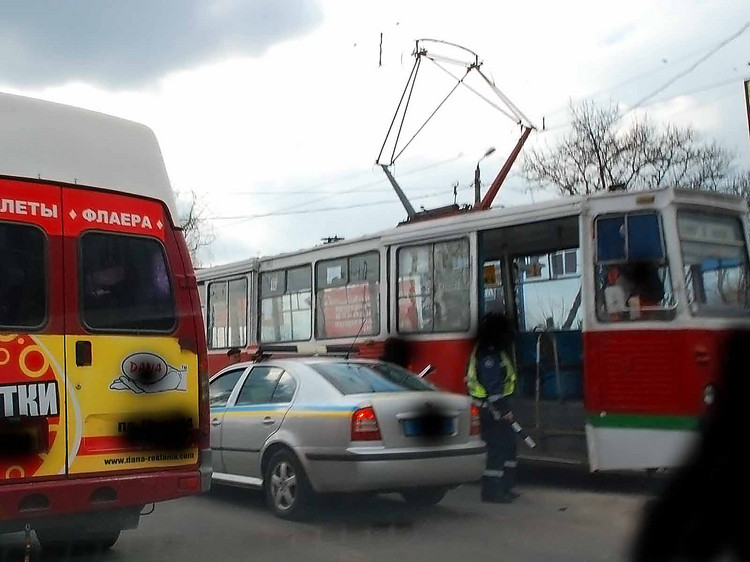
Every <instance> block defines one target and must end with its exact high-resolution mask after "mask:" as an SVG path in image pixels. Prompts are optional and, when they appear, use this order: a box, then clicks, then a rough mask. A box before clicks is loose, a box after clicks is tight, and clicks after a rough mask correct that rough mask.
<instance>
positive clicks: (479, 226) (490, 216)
mask: <svg viewBox="0 0 750 562" xmlns="http://www.w3.org/2000/svg"><path fill="white" fill-rule="evenodd" d="M658 194H665V195H667V196H668V197H670V198H671V199H672V200H674V201H677V202H680V203H694V204H701V205H706V204H718V205H719V206H721V207H724V208H730V209H732V210H735V211H738V212H745V213H746V212H747V203H746V202H745V200H744V199H743V198H742V197H739V196H736V195H731V194H727V193H717V192H709V191H700V190H694V189H684V188H674V187H665V188H660V189H655V190H651V191H637V192H634V191H629V192H628V191H618V192H602V193H596V194H592V195H585V196H572V197H562V198H559V199H553V200H550V201H544V202H540V203H533V204H529V205H518V206H514V207H498V208H491V209H488V210H486V211H467V212H462V213H457V214H455V215H451V216H447V217H440V218H435V219H428V220H422V221H415V222H411V223H405V224H402V225H400V226H397V227H395V228H390V229H388V230H383V231H381V232H378V233H374V234H371V235H367V236H362V237H358V238H351V239H346V240H342V241H339V242H334V243H331V244H322V245H318V246H314V247H312V248H304V249H300V250H296V251H293V252H287V253H283V254H277V255H272V256H261V257H257V258H251V259H248V260H242V261H237V262H233V263H229V264H224V265H220V266H215V267H211V268H205V269H201V270H198V272H197V274H198V280H199V281H202V280H206V279H213V278H217V277H228V276H231V275H239V274H242V273H244V272H247V271H251V270H257V269H259V268H261V266H263V268H264V269H266V266H273V265H274V262H277V261H279V262H289V261H290V258H292V259H293V258H294V257H296V256H301V255H306V256H309V257H310V258H311V259H313V260H314V259H321V258H322V259H326V258H327V257H331V256H326V254H331V253H335V252H330V250H334V249H336V248H342V247H345V246H354V245H361V243H366V242H375V243H376V244H377V245H379V244H381V243H382V244H395V243H403V242H407V241H409V242H410V241H414V242H420V241H427V240H430V239H432V238H439V237H445V236H451V235H453V234H456V235H458V234H461V233H465V232H471V231H475V230H489V229H496V228H502V227H505V226H514V225H518V224H524V223H532V222H541V221H546V220H554V219H560V218H565V217H572V216H576V215H578V214H579V213H580V212H581V210H582V208H583V207H584V206H585V205H586V203H587V202H588V201H592V200H604V199H611V200H614V199H617V198H628V199H637V198H639V197H643V196H647V197H648V196H650V195H658ZM374 247H375V245H374ZM373 249H374V248H373ZM363 251H364V250H363ZM282 267H283V265H282ZM272 268H273V267H269V269H272Z"/></svg>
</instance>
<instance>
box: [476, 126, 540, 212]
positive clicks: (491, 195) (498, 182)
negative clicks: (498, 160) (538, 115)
mask: <svg viewBox="0 0 750 562" xmlns="http://www.w3.org/2000/svg"><path fill="white" fill-rule="evenodd" d="M530 134H531V128H530V127H524V130H523V134H522V135H521V138H520V139H518V142H517V143H516V146H515V147H514V148H513V151H512V152H511V153H510V156H508V159H507V160H506V161H505V164H504V165H503V167H502V169H501V170H500V173H499V174H498V175H497V177H496V178H495V181H493V182H492V185H491V186H490V189H489V191H487V193H486V194H485V196H484V199H482V202H481V203H480V204H479V206H478V207H477V208H478V209H480V210H482V211H485V210H487V209H489V208H490V205H492V201H494V199H495V196H497V192H498V191H500V188H501V187H502V185H503V182H504V181H505V178H506V177H508V173H509V172H510V169H511V167H512V166H513V162H515V161H516V158H518V155H519V154H520V153H521V149H522V148H523V145H524V143H525V142H526V139H528V138H529V135H530Z"/></svg>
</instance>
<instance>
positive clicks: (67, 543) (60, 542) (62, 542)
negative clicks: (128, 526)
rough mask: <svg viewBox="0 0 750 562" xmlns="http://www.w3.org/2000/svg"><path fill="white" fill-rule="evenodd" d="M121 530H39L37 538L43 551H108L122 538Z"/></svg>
mask: <svg viewBox="0 0 750 562" xmlns="http://www.w3.org/2000/svg"><path fill="white" fill-rule="evenodd" d="M120 532H121V531H120V529H118V528H113V529H100V530H96V531H78V530H71V529H41V530H40V529H37V530H36V538H37V540H38V541H39V544H40V545H41V546H42V549H43V550H48V551H61V550H66V549H68V548H77V547H84V548H94V549H96V550H108V549H110V548H112V547H113V546H115V543H116V542H117V539H119V538H120Z"/></svg>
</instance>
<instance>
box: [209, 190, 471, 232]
mask: <svg viewBox="0 0 750 562" xmlns="http://www.w3.org/2000/svg"><path fill="white" fill-rule="evenodd" d="M471 188H472V186H462V187H459V188H458V190H459V191H464V190H467V189H471ZM447 193H448V192H447V191H436V192H433V193H429V194H426V195H420V196H418V197H412V200H413V201H420V200H424V199H431V198H434V197H439V196H441V195H446V194H447ZM451 193H452V191H451ZM396 203H399V201H398V200H397V199H382V200H379V201H369V202H367V203H355V204H354V205H345V206H342V205H339V206H335V207H320V208H316V209H297V210H288V211H271V212H268V213H258V214H254V215H235V216H226V217H222V216H219V217H210V220H242V221H246V220H253V219H263V218H269V217H282V216H288V215H306V214H314V213H323V212H327V211H346V210H349V209H357V208H361V207H372V206H376V205H390V204H396ZM230 226H236V224H235V225H230Z"/></svg>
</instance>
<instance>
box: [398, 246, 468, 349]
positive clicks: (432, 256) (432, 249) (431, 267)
mask: <svg viewBox="0 0 750 562" xmlns="http://www.w3.org/2000/svg"><path fill="white" fill-rule="evenodd" d="M456 242H459V243H461V244H463V246H464V248H465V254H464V255H465V257H466V260H467V263H466V275H467V276H468V280H467V283H466V291H465V303H464V304H465V305H466V306H465V309H466V310H467V314H466V322H465V324H464V325H463V326H462V327H456V328H451V329H448V330H444V329H438V330H436V329H435V316H436V315H435V278H436V276H435V272H436V267H435V263H436V261H435V247H436V246H438V245H441V244H442V245H445V244H451V243H456ZM415 248H429V270H430V278H429V279H430V283H429V285H430V287H429V292H427V293H425V292H424V291H422V292H420V293H419V294H418V295H417V294H414V295H402V294H401V278H402V272H401V253H402V252H403V251H404V250H407V251H408V250H414V249H415ZM471 276H472V256H471V244H470V243H469V239H468V238H467V237H460V238H449V239H447V240H436V241H433V242H427V243H422V244H409V245H405V246H401V247H399V248H398V250H397V251H396V276H395V279H396V330H397V331H398V333H399V334H405V335H418V334H455V333H466V332H468V331H469V330H470V329H471V313H470V312H469V311H470V310H471V294H472V292H471ZM416 298H429V300H430V322H429V328H428V329H419V328H418V329H414V330H404V328H403V322H402V319H401V301H403V300H408V299H415V300H416Z"/></svg>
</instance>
